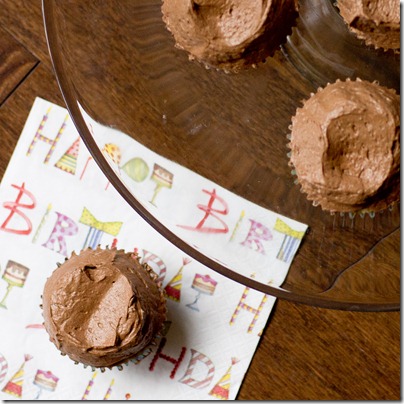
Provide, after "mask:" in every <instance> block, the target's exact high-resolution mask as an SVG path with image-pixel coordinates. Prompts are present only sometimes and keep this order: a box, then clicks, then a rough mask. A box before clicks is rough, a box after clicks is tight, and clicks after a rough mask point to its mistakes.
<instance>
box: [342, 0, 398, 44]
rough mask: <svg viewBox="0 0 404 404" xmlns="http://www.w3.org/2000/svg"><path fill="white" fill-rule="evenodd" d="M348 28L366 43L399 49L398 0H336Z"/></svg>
mask: <svg viewBox="0 0 404 404" xmlns="http://www.w3.org/2000/svg"><path fill="white" fill-rule="evenodd" d="M337 6H338V8H339V10H340V14H341V16H342V17H343V19H344V20H345V22H346V23H347V24H348V27H349V29H350V30H351V31H352V32H353V33H354V34H355V35H356V36H357V37H358V38H360V39H362V40H364V41H365V43H366V44H367V45H371V46H373V47H375V48H383V49H384V50H388V49H393V50H395V51H399V50H400V1H399V0H338V2H337Z"/></svg>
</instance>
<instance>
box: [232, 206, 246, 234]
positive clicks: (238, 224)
mask: <svg viewBox="0 0 404 404" xmlns="http://www.w3.org/2000/svg"><path fill="white" fill-rule="evenodd" d="M244 216H245V212H244V210H242V211H241V213H240V217H239V219H238V220H237V223H236V225H235V226H234V230H233V232H232V233H231V237H230V241H233V240H234V237H235V236H236V233H237V231H238V229H239V227H240V225H241V222H242V221H243V219H244Z"/></svg>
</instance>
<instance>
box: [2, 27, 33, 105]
mask: <svg viewBox="0 0 404 404" xmlns="http://www.w3.org/2000/svg"><path fill="white" fill-rule="evenodd" d="M0 55H1V63H0V105H1V104H2V103H3V102H4V100H5V99H6V98H7V97H8V96H9V95H10V94H11V93H12V91H13V90H14V89H15V88H16V87H17V86H18V84H19V83H20V82H21V81H22V80H23V79H24V78H25V77H26V76H27V75H28V74H29V72H30V71H31V70H32V69H33V68H34V67H35V66H36V65H37V63H38V60H37V59H36V58H35V57H34V56H33V55H32V54H31V53H29V52H28V51H27V49H26V48H24V47H23V46H22V45H21V44H20V43H18V42H17V41H16V40H15V39H14V38H13V37H12V36H11V35H10V34H8V33H7V31H5V30H4V29H3V28H1V27H0Z"/></svg>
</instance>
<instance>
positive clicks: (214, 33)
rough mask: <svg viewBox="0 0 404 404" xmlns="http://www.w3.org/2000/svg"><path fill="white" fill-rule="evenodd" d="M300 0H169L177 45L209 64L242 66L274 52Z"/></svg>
mask: <svg viewBox="0 0 404 404" xmlns="http://www.w3.org/2000/svg"><path fill="white" fill-rule="evenodd" d="M296 9H297V7H296V3H295V0H254V1H252V0H251V1H250V0H163V6H162V12H163V20H164V22H165V23H166V25H167V28H168V29H169V30H170V31H171V33H172V34H173V36H174V38H175V41H176V46H177V47H178V48H180V49H184V50H185V51H187V52H188V53H189V56H190V59H197V60H199V61H201V62H203V63H204V64H205V65H206V66H208V67H210V66H213V67H216V68H221V69H224V70H232V71H237V70H239V69H240V68H241V67H243V66H247V65H251V64H255V63H258V62H261V61H262V60H264V59H265V58H266V57H267V56H270V55H271V54H273V53H274V51H275V50H276V49H277V48H278V47H279V45H280V44H281V43H282V41H284V40H285V38H286V35H287V33H288V32H289V31H290V29H291V25H292V23H293V21H294V20H295V18H296Z"/></svg>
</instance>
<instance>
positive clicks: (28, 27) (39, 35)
mask: <svg viewBox="0 0 404 404" xmlns="http://www.w3.org/2000/svg"><path fill="white" fill-rule="evenodd" d="M0 10H1V12H0V25H1V26H2V27H3V29H5V30H6V31H8V33H9V34H10V35H12V36H13V37H14V38H16V39H17V40H18V41H19V42H20V43H21V44H23V45H24V46H25V47H26V48H27V49H29V51H30V52H31V53H32V54H33V55H34V56H35V57H36V58H37V59H38V60H40V61H41V62H42V63H45V65H46V66H47V68H49V69H50V68H51V62H50V57H49V53H48V48H47V44H46V40H45V30H44V26H43V20H42V3H41V0H18V1H10V0H0Z"/></svg>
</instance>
